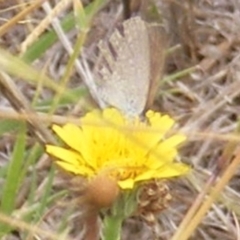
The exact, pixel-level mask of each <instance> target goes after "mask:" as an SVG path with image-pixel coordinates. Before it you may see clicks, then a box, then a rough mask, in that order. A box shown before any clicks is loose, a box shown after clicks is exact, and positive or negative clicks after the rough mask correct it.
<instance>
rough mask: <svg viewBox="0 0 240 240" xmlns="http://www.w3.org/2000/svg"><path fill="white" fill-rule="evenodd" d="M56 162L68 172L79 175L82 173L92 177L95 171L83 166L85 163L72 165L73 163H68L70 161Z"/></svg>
mask: <svg viewBox="0 0 240 240" xmlns="http://www.w3.org/2000/svg"><path fill="white" fill-rule="evenodd" d="M56 164H57V165H58V166H59V167H61V168H62V169H64V170H65V171H67V172H71V173H74V174H78V175H82V176H88V177H91V176H92V175H93V174H94V172H93V171H92V170H91V169H89V168H87V167H85V166H83V165H77V166H75V165H72V164H71V163H68V162H62V161H56Z"/></svg>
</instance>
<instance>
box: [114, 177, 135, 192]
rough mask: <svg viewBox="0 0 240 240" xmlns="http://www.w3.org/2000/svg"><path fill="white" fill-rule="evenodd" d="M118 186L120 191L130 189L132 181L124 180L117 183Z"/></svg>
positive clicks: (130, 179)
mask: <svg viewBox="0 0 240 240" xmlns="http://www.w3.org/2000/svg"><path fill="white" fill-rule="evenodd" d="M118 186H119V187H120V188H121V189H123V190H124V189H132V188H133V186H134V181H133V179H132V178H129V179H126V180H122V181H118Z"/></svg>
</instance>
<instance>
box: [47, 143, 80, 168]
mask: <svg viewBox="0 0 240 240" xmlns="http://www.w3.org/2000/svg"><path fill="white" fill-rule="evenodd" d="M46 152H47V153H48V154H50V155H51V156H53V157H56V158H57V159H59V160H62V161H64V162H67V163H69V164H72V165H73V166H78V165H80V164H84V160H83V159H82V158H81V156H80V155H79V154H77V153H76V152H73V151H71V150H68V149H65V148H61V147H57V146H52V145H46Z"/></svg>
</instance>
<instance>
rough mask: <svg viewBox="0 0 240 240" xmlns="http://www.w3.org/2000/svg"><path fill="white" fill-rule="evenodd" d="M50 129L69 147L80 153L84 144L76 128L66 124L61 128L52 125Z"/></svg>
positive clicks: (79, 130)
mask: <svg viewBox="0 0 240 240" xmlns="http://www.w3.org/2000/svg"><path fill="white" fill-rule="evenodd" d="M52 129H53V131H54V132H55V133H56V134H57V135H58V136H59V137H60V138H61V139H62V140H63V141H64V142H65V143H66V144H67V145H68V146H69V147H71V148H73V149H74V150H76V151H81V148H82V146H83V144H84V143H83V137H82V130H81V129H80V128H79V127H78V126H76V125H74V124H71V123H67V124H66V125H64V126H63V127H60V126H58V125H53V127H52ZM85 144H86V143H85Z"/></svg>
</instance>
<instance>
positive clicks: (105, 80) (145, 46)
mask: <svg viewBox="0 0 240 240" xmlns="http://www.w3.org/2000/svg"><path fill="white" fill-rule="evenodd" d="M99 49H100V61H101V62H100V64H99V66H98V68H97V69H96V74H95V75H96V85H97V92H98V94H99V95H100V98H101V99H102V100H103V101H104V102H105V103H106V105H108V106H113V107H116V108H118V109H120V110H121V111H123V112H124V113H126V114H128V115H139V114H141V112H142V111H143V109H144V107H145V104H146V99H147V95H148V90H149V77H150V72H149V59H150V57H149V38H148V31H147V25H146V23H145V22H144V21H142V20H141V19H140V18H138V17H136V18H132V19H130V20H128V21H126V22H124V24H123V34H121V33H120V31H119V30H115V31H114V33H113V34H112V36H111V37H110V39H109V42H108V43H104V42H101V43H100V44H99Z"/></svg>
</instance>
